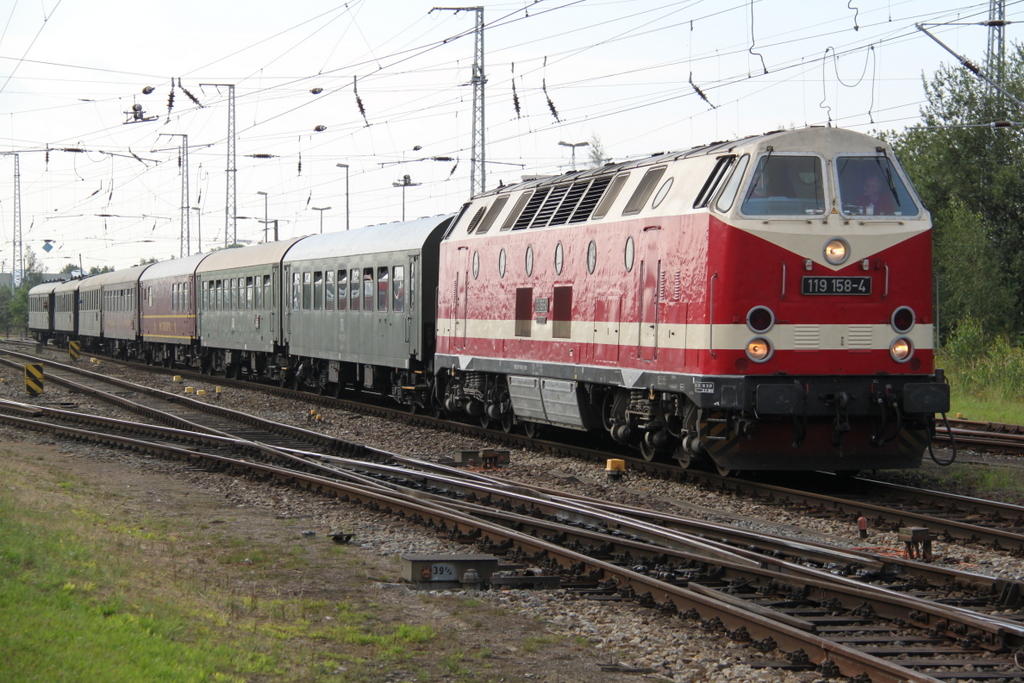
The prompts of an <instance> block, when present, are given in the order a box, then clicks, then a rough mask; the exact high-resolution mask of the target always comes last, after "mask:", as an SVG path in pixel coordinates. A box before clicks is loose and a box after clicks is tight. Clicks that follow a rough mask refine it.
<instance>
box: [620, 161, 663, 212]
mask: <svg viewBox="0 0 1024 683" xmlns="http://www.w3.org/2000/svg"><path fill="white" fill-rule="evenodd" d="M665 169H666V167H665V166H659V167H657V168H652V169H650V170H649V171H647V173H645V174H644V177H643V178H641V179H640V184H639V185H637V186H636V189H635V190H633V196H632V197H630V198H629V201H628V202H626V208H624V209H623V210H622V215H623V216H632V215H634V214H638V213H640V210H641V209H643V208H644V205H645V204H646V203H647V200H648V199H650V197H651V193H653V192H654V188H655V186H656V185H657V184H658V181H660V180H661V176H663V175H665Z"/></svg>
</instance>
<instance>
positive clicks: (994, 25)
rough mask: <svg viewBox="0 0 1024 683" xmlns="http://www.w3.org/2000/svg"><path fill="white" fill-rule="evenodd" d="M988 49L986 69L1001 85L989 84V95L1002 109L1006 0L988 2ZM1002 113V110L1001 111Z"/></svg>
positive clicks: (990, 0)
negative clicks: (1001, 91)
mask: <svg viewBox="0 0 1024 683" xmlns="http://www.w3.org/2000/svg"><path fill="white" fill-rule="evenodd" d="M985 25H986V26H988V51H987V52H986V53H985V71H986V72H988V74H989V75H990V76H991V78H992V80H994V81H995V82H996V83H997V84H998V85H999V87H998V88H996V87H993V86H991V85H990V86H989V88H988V92H989V95H990V96H991V97H992V98H994V99H995V100H996V102H998V106H999V108H1000V109H1003V108H1004V105H1003V101H1004V98H1003V97H1002V96H1001V93H1000V92H999V91H1000V90H1001V89H1002V88H1003V87H1004V86H1005V85H1006V79H1005V69H1004V64H1005V59H1006V35H1005V28H1006V0H989V4H988V21H987V22H985ZM1000 113H1002V112H1000Z"/></svg>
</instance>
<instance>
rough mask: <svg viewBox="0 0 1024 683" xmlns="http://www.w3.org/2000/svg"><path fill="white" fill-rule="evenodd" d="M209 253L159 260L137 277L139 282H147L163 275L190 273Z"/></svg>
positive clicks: (163, 276) (173, 275) (171, 275)
mask: <svg viewBox="0 0 1024 683" xmlns="http://www.w3.org/2000/svg"><path fill="white" fill-rule="evenodd" d="M207 256H209V254H194V255H192V256H186V257H185V258H176V259H171V260H169V261H160V262H159V263H154V264H153V265H151V266H150V267H149V268H148V269H147V270H146V272H145V273H143V274H142V277H140V278H139V282H147V281H149V280H156V279H159V278H165V277H175V276H177V275H191V274H192V273H194V272H195V271H196V266H198V265H199V264H200V263H201V262H202V260H203V259H204V258H206V257H207Z"/></svg>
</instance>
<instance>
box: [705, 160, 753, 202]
mask: <svg viewBox="0 0 1024 683" xmlns="http://www.w3.org/2000/svg"><path fill="white" fill-rule="evenodd" d="M748 163H750V155H748V154H744V155H743V156H742V157H740V160H739V163H737V164H736V168H734V169H733V171H732V175H730V176H729V180H727V181H726V182H725V188H723V189H722V194H721V195H720V196H719V197H718V202H717V203H716V204H715V208H716V209H718V210H719V211H728V210H729V209H731V208H732V204H733V202H735V201H736V194H737V193H738V192H739V189H740V182H741V181H742V180H743V174H744V173H746V172H747V164H748ZM713 195H714V193H711V194H709V195H708V200H709V201H710V199H711V197H712V196H713Z"/></svg>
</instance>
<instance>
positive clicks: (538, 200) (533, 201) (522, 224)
mask: <svg viewBox="0 0 1024 683" xmlns="http://www.w3.org/2000/svg"><path fill="white" fill-rule="evenodd" d="M550 191H551V188H550V187H545V188H542V189H540V190H537V191H536V192H534V193H533V196H532V197H530V201H529V202H527V204H526V208H525V209H523V212H522V213H521V214H519V218H517V219H516V224H515V225H513V226H512V229H513V230H522V229H523V228H528V227H530V223H531V222H533V217H534V216H536V215H537V211H539V210H540V207H541V205H542V204H543V203H544V200H545V199H546V198H547V196H548V192H550Z"/></svg>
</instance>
